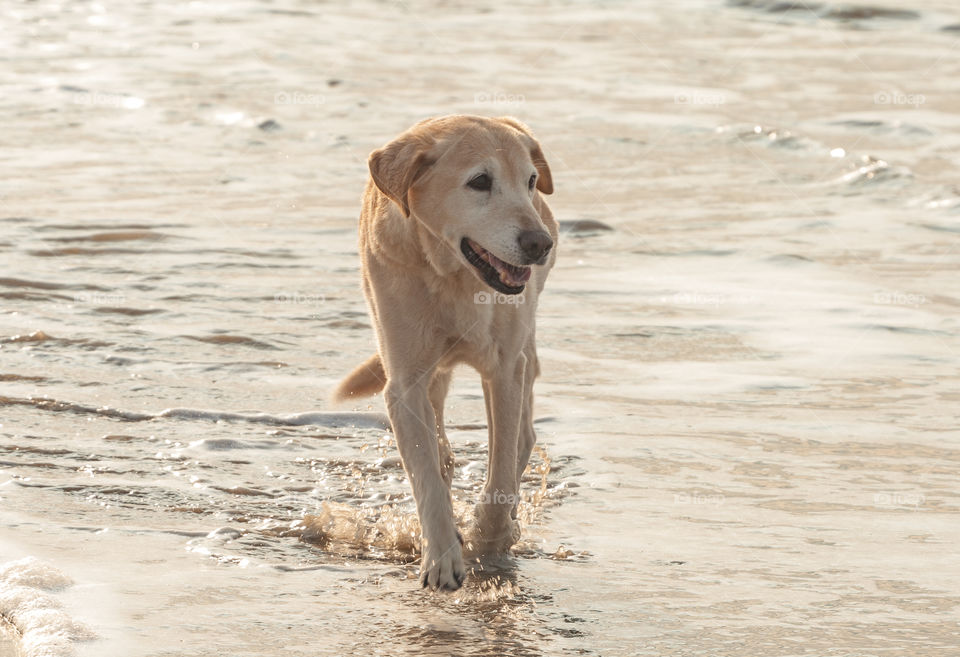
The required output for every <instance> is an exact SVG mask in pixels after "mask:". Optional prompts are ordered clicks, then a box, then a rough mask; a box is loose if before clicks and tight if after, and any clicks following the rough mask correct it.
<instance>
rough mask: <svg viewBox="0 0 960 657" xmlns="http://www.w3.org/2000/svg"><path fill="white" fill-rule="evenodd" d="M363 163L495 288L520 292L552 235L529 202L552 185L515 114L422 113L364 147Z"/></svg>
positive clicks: (380, 183)
mask: <svg viewBox="0 0 960 657" xmlns="http://www.w3.org/2000/svg"><path fill="white" fill-rule="evenodd" d="M369 165H370V174H371V176H372V178H373V182H374V183H375V184H376V186H377V187H378V188H379V189H380V191H381V192H383V193H384V194H385V195H386V196H387V197H389V198H390V199H392V200H393V201H394V202H395V203H396V204H397V205H398V206H399V207H400V209H401V210H402V211H403V214H404V215H405V216H406V217H408V218H409V219H410V220H411V221H417V222H420V224H422V225H423V226H424V227H425V228H426V229H427V230H428V231H429V233H430V234H431V235H432V236H433V237H435V238H436V239H437V240H439V241H440V242H442V243H443V244H444V245H446V246H447V247H449V248H450V249H451V250H452V252H453V253H455V254H457V258H458V259H459V261H460V262H461V264H463V266H465V267H468V268H469V269H471V270H472V271H473V272H474V273H475V274H476V275H477V276H478V277H479V278H480V279H481V280H482V281H484V282H485V283H487V284H488V285H489V286H490V287H492V288H494V289H495V290H497V291H499V292H502V293H504V294H519V293H520V292H523V289H524V287H525V286H526V283H527V281H528V280H529V279H530V275H531V266H533V265H541V264H543V263H545V262H546V261H547V256H548V254H549V253H550V249H551V248H552V247H553V239H552V238H551V236H550V234H549V233H548V232H547V229H546V226H544V224H543V222H542V221H541V219H540V213H539V212H537V209H536V207H535V206H534V201H535V197H536V195H537V193H538V192H542V193H544V194H550V193H552V192H553V179H552V178H551V175H550V167H549V166H547V161H546V159H545V158H544V157H543V151H542V150H541V148H540V144H539V143H538V142H537V140H536V139H534V138H533V135H531V133H530V131H529V130H528V129H527V127H526V126H524V125H523V124H522V123H520V122H519V121H517V120H516V119H512V118H498V119H490V118H485V117H479V116H450V117H443V118H438V119H428V120H426V121H422V122H420V123H418V124H417V125H415V126H413V127H412V128H411V129H410V130H408V131H407V132H405V133H403V134H402V135H400V136H399V137H398V138H397V139H395V140H394V141H392V142H390V143H389V144H387V145H386V146H384V147H383V148H380V149H378V150H376V151H374V152H373V153H371V155H370V160H369Z"/></svg>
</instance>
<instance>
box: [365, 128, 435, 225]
mask: <svg viewBox="0 0 960 657" xmlns="http://www.w3.org/2000/svg"><path fill="white" fill-rule="evenodd" d="M430 146H432V142H431V141H430V140H429V139H427V138H425V137H424V136H423V135H418V134H416V133H413V132H405V133H404V134H402V135H400V136H399V137H397V138H396V139H395V140H393V141H392V142H390V143H389V144H387V145H386V146H384V147H383V148H378V149H377V150H375V151H373V152H372V153H370V157H369V159H368V160H367V165H368V166H369V167H370V176H371V177H372V178H373V182H374V184H375V185H376V186H377V188H378V189H379V190H380V191H381V192H383V193H384V194H386V195H387V197H388V198H390V199H391V200H393V201H394V202H395V203H396V204H397V205H399V206H400V209H401V210H403V214H404V216H405V217H409V216H410V202H409V195H410V188H411V187H412V186H413V184H414V183H415V182H416V181H417V179H418V178H419V177H420V176H422V175H423V173H424V172H425V171H426V170H427V167H429V166H430V165H431V164H432V163H433V162H432V160H431V159H430V157H429V156H428V151H429V149H430Z"/></svg>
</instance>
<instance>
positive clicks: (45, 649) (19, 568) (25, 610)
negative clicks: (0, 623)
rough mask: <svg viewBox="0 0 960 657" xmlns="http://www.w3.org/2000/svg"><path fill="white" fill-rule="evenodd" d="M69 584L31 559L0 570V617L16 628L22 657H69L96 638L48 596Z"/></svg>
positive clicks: (38, 561) (13, 562)
mask: <svg viewBox="0 0 960 657" xmlns="http://www.w3.org/2000/svg"><path fill="white" fill-rule="evenodd" d="M72 584H73V582H72V581H71V580H70V578H69V577H67V576H66V575H64V574H63V573H62V572H60V571H59V570H57V569H56V568H54V567H53V566H51V565H50V564H48V563H44V562H42V561H40V560H38V559H35V558H33V557H26V558H25V559H19V560H17V561H11V562H9V563H7V564H4V565H3V566H0V616H2V617H3V619H4V620H6V621H7V622H8V623H10V624H11V625H12V626H13V627H15V628H16V630H17V633H18V634H19V638H20V642H19V643H20V646H19V649H20V651H19V654H20V655H21V656H22V657H71V656H72V655H74V654H75V644H76V643H77V642H78V641H89V640H91V639H94V638H96V635H95V634H94V633H93V631H92V630H90V628H88V627H87V626H86V625H84V624H83V623H78V622H77V621H74V620H73V619H72V618H70V616H69V615H67V613H66V612H65V611H63V609H62V605H61V604H60V601H59V600H57V599H56V598H55V597H53V596H52V595H50V594H51V593H55V592H57V591H62V590H63V589H66V588H68V587H70V586H72Z"/></svg>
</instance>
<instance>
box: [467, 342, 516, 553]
mask: <svg viewBox="0 0 960 657" xmlns="http://www.w3.org/2000/svg"><path fill="white" fill-rule="evenodd" d="M526 361H527V359H526V357H525V356H524V355H523V354H520V355H519V358H518V359H517V360H516V361H514V363H513V366H512V367H508V368H504V369H503V370H502V371H498V372H496V374H495V375H494V376H493V377H491V378H489V379H488V380H486V381H485V382H484V387H483V388H484V396H485V397H486V399H487V409H488V411H487V416H488V417H487V422H488V423H489V425H490V426H489V443H490V446H489V450H490V451H489V455H488V459H487V465H488V467H487V481H486V484H485V485H484V488H483V499H482V500H481V502H480V504H478V505H477V510H476V516H477V527H476V534H475V537H474V542H475V543H476V548H477V550H478V552H480V553H481V554H488V553H496V552H504V551H506V550H507V549H509V548H510V546H511V545H513V544H514V543H516V542H517V540H518V539H519V538H520V528H519V526H518V525H517V523H516V521H515V520H514V518H513V513H512V512H513V509H514V507H515V506H516V505H517V503H518V502H519V482H518V480H517V461H518V442H519V434H520V421H521V417H522V414H523V405H524V373H525V369H526Z"/></svg>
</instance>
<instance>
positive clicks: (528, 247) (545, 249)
mask: <svg viewBox="0 0 960 657" xmlns="http://www.w3.org/2000/svg"><path fill="white" fill-rule="evenodd" d="M517 241H518V242H519V243H520V250H521V251H523V254H524V255H525V256H527V258H529V259H530V262H531V263H539V262H540V261H541V260H543V259H544V258H545V257H546V256H547V254H548V253H550V249H552V248H553V240H552V239H550V235H548V234H547V233H545V232H544V231H542V230H525V231H523V232H522V233H520V236H519V237H517Z"/></svg>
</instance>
